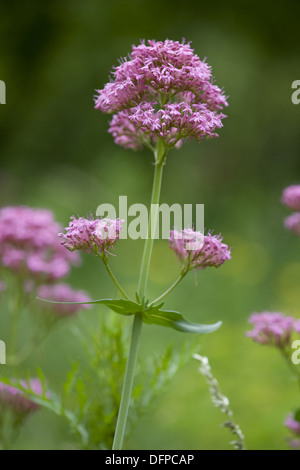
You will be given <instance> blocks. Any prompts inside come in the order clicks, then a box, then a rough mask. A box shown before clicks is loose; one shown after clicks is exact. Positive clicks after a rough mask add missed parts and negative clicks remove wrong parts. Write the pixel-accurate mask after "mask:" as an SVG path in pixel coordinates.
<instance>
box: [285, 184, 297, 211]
mask: <svg viewBox="0 0 300 470" xmlns="http://www.w3.org/2000/svg"><path fill="white" fill-rule="evenodd" d="M282 203H283V204H284V205H285V206H287V207H288V208H289V209H292V210H293V211H300V185H292V186H288V187H287V188H285V190H284V191H283V194H282Z"/></svg>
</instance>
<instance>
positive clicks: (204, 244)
mask: <svg viewBox="0 0 300 470" xmlns="http://www.w3.org/2000/svg"><path fill="white" fill-rule="evenodd" d="M169 241H170V248H171V249H172V250H173V251H174V252H175V253H176V255H177V258H178V259H179V260H180V261H181V263H182V264H183V266H184V267H185V268H189V269H205V268H206V267H208V266H214V267H216V268H218V267H219V266H221V265H222V264H223V263H224V262H225V261H226V260H230V259H231V251H230V249H229V248H228V246H227V245H226V244H225V243H222V237H221V235H212V234H211V233H208V234H207V235H203V234H202V233H201V232H196V231H194V230H192V229H184V230H182V231H181V232H178V231H177V230H172V231H171V236H170V239H169Z"/></svg>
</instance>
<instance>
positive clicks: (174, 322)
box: [143, 307, 222, 334]
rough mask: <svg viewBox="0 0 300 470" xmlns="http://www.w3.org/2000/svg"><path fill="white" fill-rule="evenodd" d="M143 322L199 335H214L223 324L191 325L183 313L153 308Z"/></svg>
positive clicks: (145, 314) (145, 315)
mask: <svg viewBox="0 0 300 470" xmlns="http://www.w3.org/2000/svg"><path fill="white" fill-rule="evenodd" d="M143 320H144V322H145V323H149V324H154V325H161V326H166V327H168V328H173V329H174V330H178V331H182V332H184V333H197V334H206V333H212V332H213V331H216V330H217V329H218V328H220V326H221V325H222V322H218V323H215V324H212V325H201V324H199V323H191V322H189V321H188V320H186V319H185V318H184V316H183V315H182V314H181V313H179V312H176V311H173V310H161V309H160V308H159V307H153V308H150V309H149V310H148V311H146V312H144V316H143Z"/></svg>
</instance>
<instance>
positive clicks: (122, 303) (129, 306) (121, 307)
mask: <svg viewBox="0 0 300 470" xmlns="http://www.w3.org/2000/svg"><path fill="white" fill-rule="evenodd" d="M37 299H38V300H42V301H43V302H47V303H50V304H68V305H69V304H72V305H73V304H77V305H78V304H81V305H84V304H103V305H106V306H107V307H109V308H110V309H111V310H113V311H114V312H116V313H119V314H121V315H134V314H136V313H141V312H142V307H141V305H140V304H138V303H136V302H133V301H131V300H125V299H119V300H113V299H99V300H91V301H90V302H56V301H53V300H47V299H41V298H40V297H37Z"/></svg>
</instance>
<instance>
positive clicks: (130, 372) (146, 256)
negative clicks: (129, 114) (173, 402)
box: [112, 141, 166, 450]
mask: <svg viewBox="0 0 300 470" xmlns="http://www.w3.org/2000/svg"><path fill="white" fill-rule="evenodd" d="M165 158H166V150H165V148H164V145H162V143H161V142H160V141H159V142H158V144H157V148H156V150H155V161H156V165H155V170H154V179H153V188H152V196H151V205H150V207H151V211H150V217H149V223H148V237H147V239H146V241H145V245H144V252H143V258H142V264H141V270H140V278H139V288H138V295H139V298H140V299H141V300H142V299H143V298H144V297H145V295H146V290H147V284H148V277H149V268H150V262H151V256H152V250H153V244H154V234H155V231H156V226H157V219H158V205H159V200H160V192H161V183H162V175H163V167H164V162H165ZM142 326H143V320H142V316H141V315H139V314H137V315H135V316H134V320H133V325H132V333H131V342H130V349H129V353H128V359H127V364H126V371H125V377H124V383H123V389H122V396H121V403H120V409H119V415H118V420H117V426H116V431H115V436H114V441H113V447H112V449H113V450H121V449H122V447H123V442H124V436H125V431H126V423H127V418H128V410H129V405H130V398H131V393H132V387H133V379H134V371H135V366H136V361H137V355H138V348H139V342H140V336H141V332H142Z"/></svg>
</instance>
